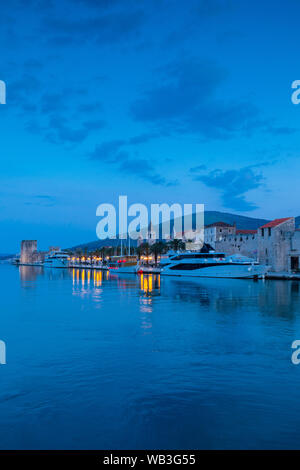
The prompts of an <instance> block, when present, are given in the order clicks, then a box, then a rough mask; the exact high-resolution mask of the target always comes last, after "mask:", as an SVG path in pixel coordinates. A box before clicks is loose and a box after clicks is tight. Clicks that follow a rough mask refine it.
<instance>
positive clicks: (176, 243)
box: [168, 238, 185, 251]
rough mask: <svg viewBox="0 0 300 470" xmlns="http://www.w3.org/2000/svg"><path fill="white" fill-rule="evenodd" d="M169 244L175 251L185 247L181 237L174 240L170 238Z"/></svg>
mask: <svg viewBox="0 0 300 470" xmlns="http://www.w3.org/2000/svg"><path fill="white" fill-rule="evenodd" d="M168 245H169V246H170V248H171V249H172V250H174V251H181V250H184V249H185V244H184V243H183V241H182V240H180V239H179V238H174V240H170V241H169V243H168Z"/></svg>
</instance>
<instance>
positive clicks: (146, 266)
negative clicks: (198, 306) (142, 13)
mask: <svg viewBox="0 0 300 470" xmlns="http://www.w3.org/2000/svg"><path fill="white" fill-rule="evenodd" d="M156 235H157V234H155V233H154V232H153V228H152V227H150V228H149V231H148V236H147V238H146V239H141V240H139V243H138V245H137V247H131V248H130V245H129V248H127V246H126V245H125V246H124V247H123V244H122V241H121V244H120V247H118V246H117V247H115V248H112V247H109V246H108V247H105V246H103V247H102V248H101V249H97V250H95V251H91V252H88V251H87V250H86V252H85V253H83V252H80V251H79V250H75V251H74V250H70V249H68V250H61V249H60V248H59V247H50V248H49V250H48V251H46V252H41V251H38V250H37V241H36V240H23V241H22V243H21V253H20V256H19V257H16V258H15V259H14V260H13V263H14V264H16V265H23V266H26V265H27V266H42V267H44V268H66V269H67V268H69V269H70V268H80V269H92V270H107V271H113V272H115V273H120V274H121V273H126V274H141V273H143V274H161V275H163V276H164V275H170V276H171V275H173V276H189V277H212V278H222V277H228V278H252V279H270V280H271V279H281V280H300V268H299V266H300V262H299V260H300V230H299V229H297V228H296V227H295V219H294V218H293V217H287V218H281V219H275V220H273V221H271V222H268V223H267V224H264V225H263V226H261V227H259V228H258V229H257V230H239V229H237V227H236V226H231V225H230V224H226V223H224V222H216V223H213V224H210V225H207V226H205V228H204V233H203V238H202V239H201V238H199V233H196V232H195V233H191V231H189V232H188V233H185V232H181V233H176V232H174V235H173V237H172V238H171V239H170V240H168V241H161V240H158V239H157V236H156Z"/></svg>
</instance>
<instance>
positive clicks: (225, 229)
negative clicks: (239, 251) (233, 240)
mask: <svg viewBox="0 0 300 470" xmlns="http://www.w3.org/2000/svg"><path fill="white" fill-rule="evenodd" d="M235 233H236V227H235V225H230V224H227V223H226V222H215V223H213V224H209V225H205V227H204V243H207V244H209V245H210V246H212V247H213V248H216V243H217V242H219V241H222V240H223V238H224V237H225V236H227V235H234V234H235Z"/></svg>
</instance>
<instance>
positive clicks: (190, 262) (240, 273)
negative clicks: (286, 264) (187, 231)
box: [161, 251, 268, 279]
mask: <svg viewBox="0 0 300 470" xmlns="http://www.w3.org/2000/svg"><path fill="white" fill-rule="evenodd" d="M267 272H268V267H267V266H265V265H260V264H259V263H258V262H257V261H255V260H253V259H250V258H246V257H243V256H239V255H232V256H226V255H225V254H224V253H218V252H214V251H209V252H202V251H200V252H184V253H177V254H175V255H172V256H170V257H169V258H167V259H165V260H162V261H161V274H162V275H164V276H190V277H212V278H232V279H261V278H264V276H265V275H266V273H267Z"/></svg>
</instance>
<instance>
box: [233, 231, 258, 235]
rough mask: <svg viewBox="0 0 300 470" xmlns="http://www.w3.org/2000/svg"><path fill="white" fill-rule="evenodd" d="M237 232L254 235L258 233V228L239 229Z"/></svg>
mask: <svg viewBox="0 0 300 470" xmlns="http://www.w3.org/2000/svg"><path fill="white" fill-rule="evenodd" d="M236 233H237V235H253V234H254V233H257V230H237V231H236Z"/></svg>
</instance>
